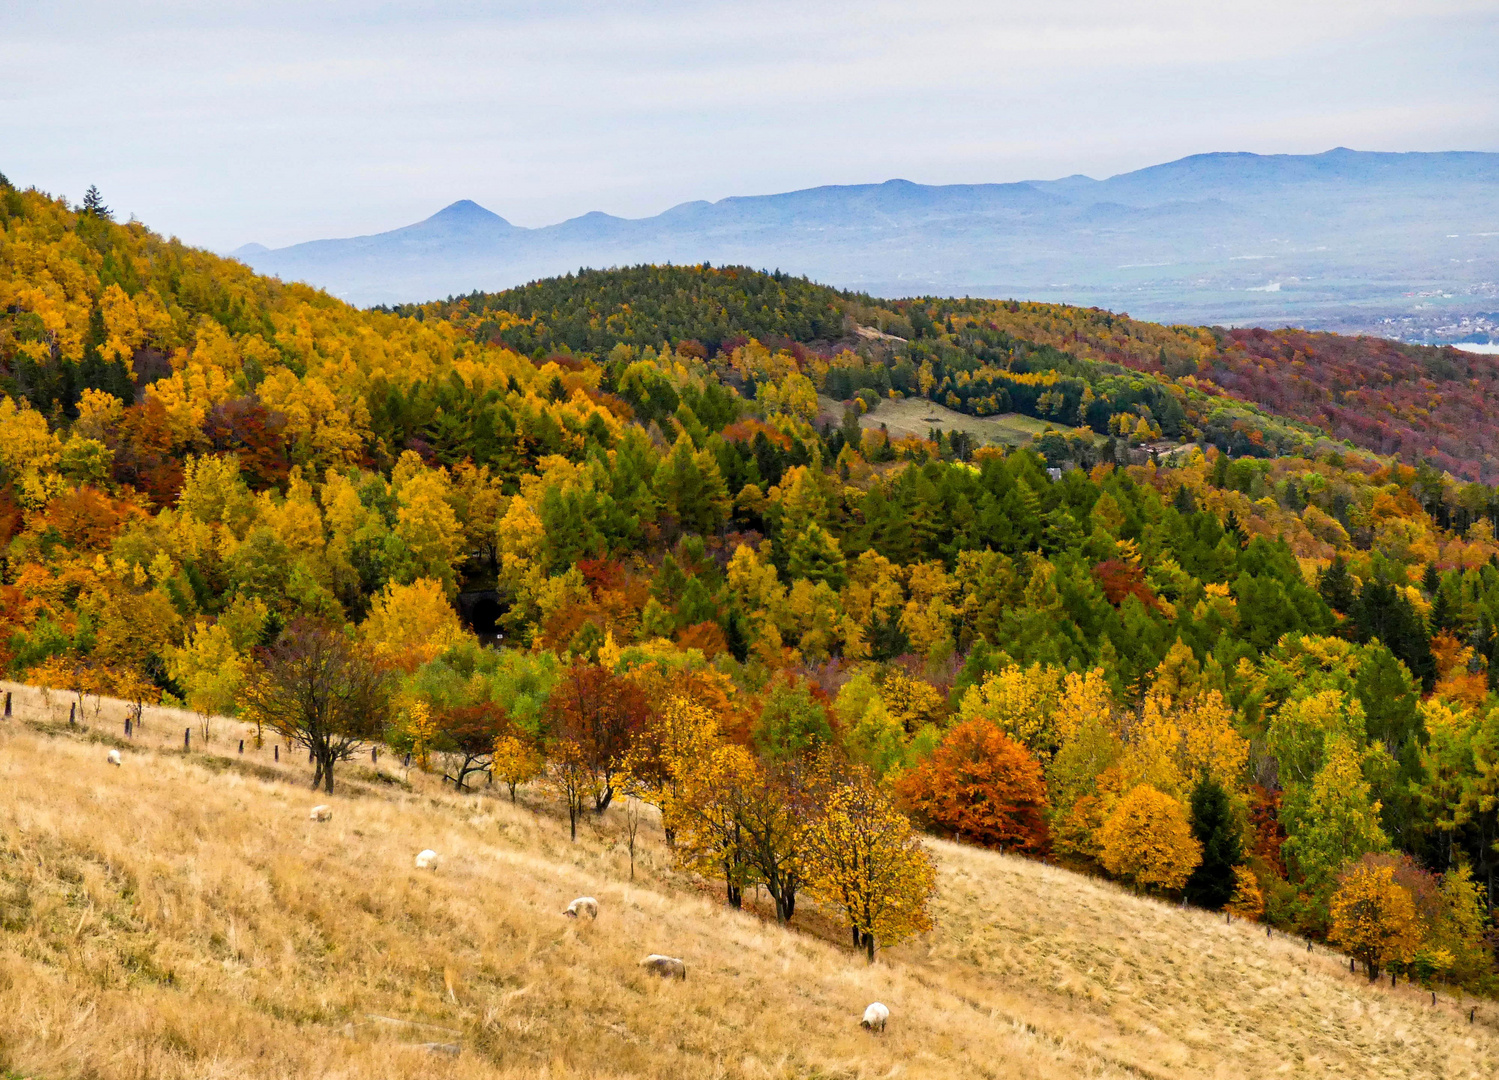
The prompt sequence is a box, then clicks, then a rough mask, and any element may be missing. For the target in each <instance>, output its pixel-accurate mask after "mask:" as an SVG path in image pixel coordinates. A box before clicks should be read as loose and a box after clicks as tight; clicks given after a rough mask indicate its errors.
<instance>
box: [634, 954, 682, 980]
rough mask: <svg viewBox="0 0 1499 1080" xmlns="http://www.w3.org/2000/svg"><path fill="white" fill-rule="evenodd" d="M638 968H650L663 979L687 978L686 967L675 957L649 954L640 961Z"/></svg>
mask: <svg viewBox="0 0 1499 1080" xmlns="http://www.w3.org/2000/svg"><path fill="white" fill-rule="evenodd" d="M640 966H641V967H643V968H650V969H651V970H652V971H654V972H655V973H656V974H657V975H660V976H661V977H662V978H663V979H671V978H677V979H686V978H687V965H686V964H684V963H682V961H680V960H678V959H677V958H676V957H675V956H662V955H661V954H660V953H651V955H649V956H647V957H646V958H645V959H644V960H642V961H640Z"/></svg>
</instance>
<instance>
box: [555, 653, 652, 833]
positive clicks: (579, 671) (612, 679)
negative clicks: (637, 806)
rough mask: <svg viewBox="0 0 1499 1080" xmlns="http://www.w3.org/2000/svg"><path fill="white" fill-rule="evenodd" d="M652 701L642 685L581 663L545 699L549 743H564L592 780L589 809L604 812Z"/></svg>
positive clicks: (595, 665)
mask: <svg viewBox="0 0 1499 1080" xmlns="http://www.w3.org/2000/svg"><path fill="white" fill-rule="evenodd" d="M649 715H650V703H649V702H648V701H647V699H646V696H645V694H644V692H643V691H642V690H641V689H640V687H638V686H636V685H635V683H633V682H631V681H630V680H629V679H624V678H620V677H619V676H617V675H615V674H614V673H613V672H611V671H609V670H608V669H606V668H603V667H600V666H599V665H598V664H590V663H588V662H587V661H584V660H579V661H576V662H574V663H573V665H572V666H571V667H569V668H568V669H567V671H566V673H565V674H564V675H563V676H562V678H561V679H560V680H558V682H557V685H556V686H555V687H553V689H552V694H551V697H550V698H548V700H547V720H548V731H547V735H548V739H549V740H550V741H552V742H554V743H566V744H568V747H567V749H568V751H569V754H570V755H573V756H574V758H573V759H574V760H578V761H581V762H582V763H583V764H584V765H585V766H586V768H587V770H588V771H589V773H591V774H592V777H593V808H594V810H595V811H597V812H598V813H603V812H604V811H605V810H607V809H608V808H609V803H610V802H611V801H612V800H613V798H614V785H615V782H616V781H617V780H618V779H619V773H620V770H621V769H622V768H623V767H624V764H625V758H626V756H627V755H628V754H629V752H630V748H631V747H632V746H633V745H634V743H635V740H636V738H638V737H639V735H640V732H641V730H642V729H643V728H644V727H645V723H646V719H647V717H648V716H649Z"/></svg>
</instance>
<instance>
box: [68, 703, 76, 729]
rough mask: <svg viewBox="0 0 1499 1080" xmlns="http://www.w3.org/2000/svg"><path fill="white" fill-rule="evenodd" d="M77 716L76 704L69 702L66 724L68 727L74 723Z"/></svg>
mask: <svg viewBox="0 0 1499 1080" xmlns="http://www.w3.org/2000/svg"><path fill="white" fill-rule="evenodd" d="M77 716H78V702H76V701H71V702H69V703H68V723H69V724H70V725H71V724H73V723H74V722H75V720H76V718H77Z"/></svg>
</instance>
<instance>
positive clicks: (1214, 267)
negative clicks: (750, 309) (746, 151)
mask: <svg viewBox="0 0 1499 1080" xmlns="http://www.w3.org/2000/svg"><path fill="white" fill-rule="evenodd" d="M232 254H233V255H234V256H235V257H236V258H239V259H241V260H242V261H244V262H246V263H248V264H249V265H251V266H252V267H254V268H255V269H256V270H258V271H260V272H262V273H268V274H275V275H277V276H280V277H282V278H283V279H287V280H301V281H306V282H309V283H311V284H315V285H318V286H321V287H323V288H326V289H328V290H329V291H331V292H333V293H335V294H336V295H338V296H340V297H342V298H344V299H346V300H349V301H351V302H353V303H357V304H362V305H371V304H390V303H403V302H412V301H423V300H430V299H435V298H440V297H444V296H450V295H459V294H464V293H468V292H471V291H473V290H476V289H479V290H497V289H502V288H506V287H509V286H513V285H516V284H519V283H523V282H526V281H529V280H533V279H536V278H540V277H544V276H548V275H553V274H559V273H566V272H568V271H569V270H576V269H578V268H579V267H580V266H590V267H608V266H622V265H631V264H636V263H643V262H652V263H663V262H676V263H679V264H680V263H701V262H705V261H706V262H711V263H714V264H720V263H736V264H744V265H751V266H763V267H766V268H773V267H778V268H781V269H785V270H788V271H791V272H794V273H797V274H804V275H806V276H808V277H811V278H813V279H815V280H819V281H823V282H826V283H828V284H832V285H836V286H839V287H841V288H850V289H857V290H860V291H864V292H868V293H871V294H874V295H882V296H912V295H939V296H955V295H972V296H988V297H1001V298H1004V297H1017V298H1025V299H1036V300H1049V301H1059V302H1067V303H1075V304H1084V305H1096V306H1100V307H1105V308H1108V309H1110V310H1114V311H1128V312H1129V313H1130V314H1132V315H1134V316H1136V317H1138V318H1146V319H1151V320H1154V321H1160V322H1166V323H1196V324H1222V325H1262V326H1283V325H1294V326H1304V327H1308V328H1314V329H1330V330H1338V331H1342V332H1365V333H1377V334H1380V335H1382V336H1386V337H1393V338H1399V339H1402V340H1406V341H1415V342H1453V341H1468V342H1480V343H1486V342H1489V341H1491V340H1493V341H1499V154H1484V153H1458V152H1453V153H1426V154H1420V153H1411V154H1383V153H1363V152H1358V151H1353V150H1345V149H1338V150H1332V151H1329V152H1327V153H1324V154H1317V155H1306V156H1295V155H1275V156H1261V155H1255V154H1232V153H1225V154H1202V155H1197V156H1194V157H1188V158H1183V159H1181V160H1180V161H1175V162H1171V163H1168V164H1164V165H1158V166H1154V167H1151V168H1147V169H1141V170H1138V171H1136V172H1131V173H1125V174H1122V175H1119V176H1114V177H1111V178H1109V179H1106V180H1093V179H1090V178H1088V177H1085V176H1072V177H1067V178H1065V179H1061V180H1050V181H1032V182H1024V183H1010V184H975V185H951V186H941V187H934V186H926V185H921V184H915V183H910V182H908V181H904V180H891V181H887V182H886V183H883V184H868V185H854V186H841V187H820V188H812V189H808V190H804V191H795V192H789V193H785V194H779V195H762V196H748V197H736V198H728V199H723V200H720V201H718V202H714V203H708V202H691V203H684V204H682V205H680V206H676V207H673V208H671V209H669V210H667V211H665V212H664V213H662V214H659V215H657V216H655V217H651V218H644V219H636V220H630V219H624V218H618V217H612V216H610V215H608V214H603V213H597V212H595V213H590V214H585V215H583V216H582V217H578V218H573V219H571V220H569V221H564V222H562V223H560V224H557V225H551V226H547V227H544V228H536V229H528V228H522V227H518V226H515V225H512V224H510V223H509V222H508V221H506V220H505V219H504V218H503V217H500V216H499V215H498V214H495V213H492V212H491V211H489V210H487V209H485V208H484V207H482V206H480V205H478V204H477V203H474V202H471V201H467V200H465V201H460V202H457V203H454V204H452V205H451V206H449V207H447V208H446V209H444V210H442V211H440V212H439V213H437V214H434V215H433V216H432V217H430V218H428V219H426V220H425V221H421V222H418V223H416V224H414V225H408V226H405V227H403V228H398V229H394V230H391V231H389V232H383V233H378V234H375V235H371V236H361V237H353V238H349V239H333V240H317V241H312V242H309V243H303V244H297V245H295V246H292V247H287V248H280V249H277V250H268V249H266V248H264V247H261V246H259V245H254V244H250V245H246V246H245V247H242V248H240V249H239V250H237V251H235V252H233V253H232Z"/></svg>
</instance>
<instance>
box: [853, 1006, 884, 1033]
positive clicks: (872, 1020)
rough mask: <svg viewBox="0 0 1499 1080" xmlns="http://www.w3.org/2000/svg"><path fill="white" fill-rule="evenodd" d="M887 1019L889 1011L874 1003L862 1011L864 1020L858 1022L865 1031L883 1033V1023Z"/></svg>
mask: <svg viewBox="0 0 1499 1080" xmlns="http://www.w3.org/2000/svg"><path fill="white" fill-rule="evenodd" d="M889 1019H890V1010H889V1009H887V1008H885V1006H883V1005H881V1004H880V1003H879V1002H878V1001H876V1002H875V1003H874V1004H872V1005H870V1006H869V1008H867V1009H865V1010H864V1019H863V1020H860V1021H859V1023H860V1024H862V1025H863V1027H864V1028H865V1030H867V1031H884V1030H885V1021H886V1020H889Z"/></svg>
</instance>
